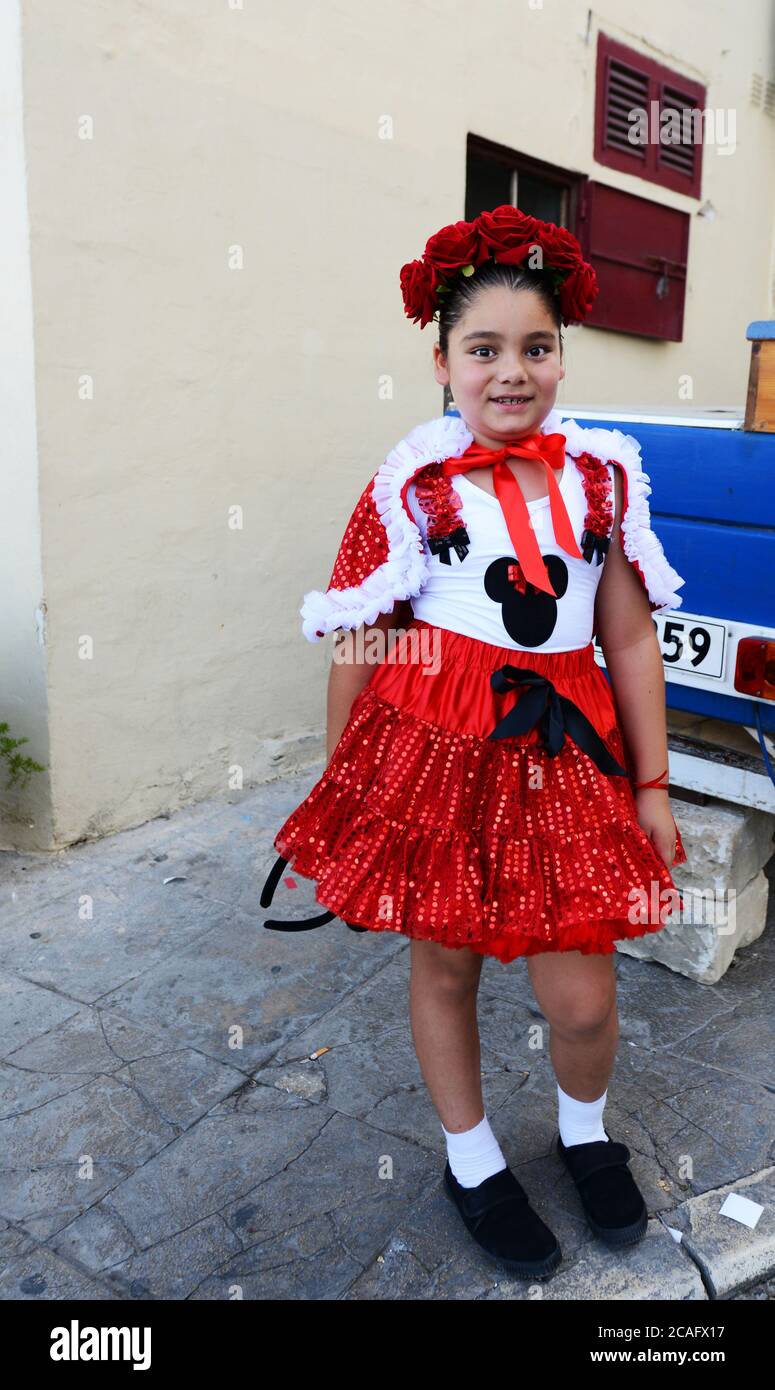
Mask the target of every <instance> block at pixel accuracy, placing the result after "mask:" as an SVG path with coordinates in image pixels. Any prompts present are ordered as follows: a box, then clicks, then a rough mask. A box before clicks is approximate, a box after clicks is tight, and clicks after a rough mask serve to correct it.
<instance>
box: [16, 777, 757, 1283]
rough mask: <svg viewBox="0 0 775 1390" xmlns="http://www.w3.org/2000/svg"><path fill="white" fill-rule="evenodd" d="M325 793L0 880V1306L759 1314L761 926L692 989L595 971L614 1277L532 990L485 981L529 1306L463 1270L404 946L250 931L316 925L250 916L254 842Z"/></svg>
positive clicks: (176, 821)
mask: <svg viewBox="0 0 775 1390" xmlns="http://www.w3.org/2000/svg"><path fill="white" fill-rule="evenodd" d="M322 766H323V765H322V763H318V764H316V765H315V767H313V768H312V769H309V770H307V771H306V772H304V773H299V774H297V775H295V776H293V777H288V778H284V779H282V780H279V781H276V782H273V783H269V784H266V785H263V786H261V787H259V788H258V789H254V790H252V791H250V792H247V793H245V794H241V795H240V796H239V797H232V798H231V799H230V800H228V801H225V800H219V801H210V802H207V803H200V805H198V806H196V807H193V808H191V809H188V810H186V811H183V812H181V813H179V814H177V815H175V816H173V817H169V818H162V819H159V820H156V821H153V822H151V823H148V824H146V825H143V826H140V827H138V828H137V829H135V830H130V831H126V832H124V833H122V834H119V835H115V836H111V837H109V838H106V839H104V840H102V841H99V842H96V843H94V844H87V845H83V846H80V847H78V848H76V849H73V850H69V851H64V852H62V853H59V854H56V855H53V856H46V855H15V854H4V855H1V856H0V895H1V897H2V903H3V913H2V930H1V931H0V982H1V984H2V1003H3V1008H2V1026H1V1027H0V1043H1V1046H2V1062H1V1063H0V1065H1V1066H2V1150H3V1166H2V1174H1V1175H0V1215H1V1216H2V1221H0V1229H1V1230H2V1240H3V1246H4V1260H3V1264H2V1278H1V1279H0V1296H2V1297H4V1298H7V1299H33V1298H38V1299H62V1298H98V1299H115V1298H120V1299H149V1298H150V1299H161V1300H164V1299H228V1298H233V1297H235V1296H239V1295H240V1293H241V1295H242V1296H243V1297H244V1298H248V1299H278V1298H289V1299H384V1298H389V1299H408V1298H411V1299H426V1298H427V1299H450V1298H451V1299H463V1298H478V1299H526V1298H528V1297H534V1296H536V1292H537V1291H538V1296H540V1297H542V1298H553V1299H585V1300H595V1299H604V1298H615V1299H633V1300H649V1299H676V1300H700V1301H702V1300H708V1299H709V1298H728V1297H730V1296H741V1291H742V1296H743V1297H751V1298H754V1297H767V1296H768V1291H769V1294H770V1295H771V1293H772V1287H773V1286H772V1283H771V1282H770V1283H769V1285H768V1283H767V1280H768V1279H769V1280H772V1276H773V1274H775V1167H774V1166H773V1165H774V1164H775V1151H774V1148H773V1135H774V1134H775V1067H774V1066H773V1061H774V1059H775V1037H774V1035H773V1022H772V1020H773V1008H772V1000H773V997H775V931H774V930H773V926H772V925H770V926H769V927H768V929H767V931H766V932H765V934H764V936H763V937H762V938H761V939H760V940H759V941H757V942H755V943H754V944H753V945H752V946H750V947H748V948H747V949H746V950H744V951H743V952H741V953H739V955H738V957H737V960H736V962H735V964H734V965H733V966H732V968H731V969H730V970H729V971H728V972H727V974H726V975H725V976H724V978H723V979H722V980H721V981H720V982H719V983H718V984H716V985H711V986H709V985H705V986H703V985H698V984H695V983H693V982H690V981H688V980H686V979H684V978H683V976H680V975H676V974H674V973H673V972H671V971H670V970H668V969H667V968H666V967H664V966H661V965H656V964H653V963H646V962H640V961H637V960H634V959H631V958H629V957H626V956H624V955H617V957H616V960H617V968H618V980H619V990H618V992H619V1016H620V1028H621V1043H620V1047H619V1053H618V1056H617V1062H616V1068H615V1071H614V1075H613V1077H612V1079H611V1083H610V1085H609V1100H608V1105H607V1107H606V1127H607V1128H608V1130H609V1132H610V1133H611V1134H612V1136H613V1137H614V1138H616V1139H620V1140H623V1141H624V1142H625V1143H627V1144H628V1145H629V1147H630V1149H631V1151H632V1155H633V1158H632V1161H631V1168H632V1170H633V1172H634V1174H635V1176H636V1178H637V1180H638V1183H639V1185H640V1187H641V1189H642V1191H643V1192H644V1195H645V1197H646V1201H647V1204H648V1207H649V1212H650V1216H651V1220H650V1222H649V1228H648V1233H647V1235H646V1237H645V1238H644V1240H642V1241H641V1242H640V1243H639V1244H638V1245H636V1246H635V1247H633V1248H631V1249H630V1250H629V1251H625V1252H623V1253H621V1254H615V1253H612V1252H611V1251H609V1250H608V1249H607V1247H605V1246H604V1245H602V1244H601V1243H600V1242H599V1241H596V1240H595V1239H594V1238H592V1237H591V1235H590V1234H589V1232H588V1230H587V1227H586V1224H585V1221H584V1218H583V1213H582V1210H581V1207H580V1205H579V1202H578V1199H577V1194H576V1191H575V1188H574V1187H573V1185H572V1182H571V1180H570V1177H569V1176H568V1175H567V1174H566V1173H565V1170H564V1169H563V1166H562V1162H561V1160H560V1159H559V1157H558V1156H557V1154H556V1153H555V1152H554V1149H553V1145H554V1140H555V1136H556V1132H557V1131H556V1100H555V1097H556V1090H555V1079H554V1074H553V1071H552V1068H551V1063H550V1060H549V1055H548V1028H545V1029H544V1039H543V1046H542V1047H540V1048H538V1049H536V1048H535V1045H534V1041H533V1045H532V1046H531V1039H533V1040H534V1038H535V1026H536V1025H540V1023H541V1021H542V1015H541V1013H540V1011H539V1010H538V1008H537V1007H536V1004H535V1002H534V999H533V996H532V992H531V989H530V985H529V979H528V975H527V970H526V966H525V962H524V961H517V962H514V964H513V965H510V966H502V965H500V964H499V963H498V962H496V961H486V962H485V964H484V968H483V971H482V983H481V989H480V1004H479V1014H480V1029H481V1035H482V1067H483V1074H484V1086H485V1102H486V1105H487V1111H488V1114H489V1116H490V1119H491V1122H492V1124H493V1128H494V1130H495V1132H496V1133H497V1135H498V1137H499V1140H500V1142H501V1145H502V1147H503V1149H504V1152H505V1154H506V1157H507V1159H508V1161H509V1163H510V1164H511V1165H512V1167H513V1168H514V1170H515V1172H516V1173H517V1175H518V1176H519V1178H520V1181H522V1182H523V1183H524V1186H525V1187H526V1189H527V1190H528V1192H529V1194H530V1196H531V1199H532V1201H533V1203H534V1205H535V1206H536V1207H537V1209H538V1210H539V1211H540V1212H541V1214H542V1216H543V1217H544V1219H545V1220H546V1221H547V1222H548V1224H549V1225H550V1226H551V1227H552V1229H553V1230H554V1231H555V1232H556V1234H557V1236H558V1239H559V1240H560V1243H561V1245H562V1249H563V1255H564V1260H563V1263H562V1265H561V1266H560V1269H559V1271H558V1273H557V1274H556V1275H555V1276H554V1278H553V1279H551V1280H550V1281H548V1282H547V1283H545V1284H543V1285H539V1286H532V1285H530V1284H529V1283H528V1282H527V1281H523V1280H518V1279H514V1278H512V1277H511V1276H510V1275H509V1274H508V1272H506V1271H502V1270H501V1269H500V1268H499V1267H498V1266H497V1265H495V1264H493V1263H491V1262H490V1261H489V1260H488V1259H487V1257H486V1256H484V1255H483V1254H482V1253H481V1252H480V1251H479V1249H478V1247H477V1246H476V1245H475V1243H474V1242H473V1241H472V1240H471V1238H470V1236H469V1235H468V1233H467V1232H466V1230H465V1228H464V1227H463V1225H462V1223H461V1222H460V1218H459V1216H458V1214H457V1212H456V1211H455V1209H454V1207H453V1206H452V1204H451V1202H450V1200H449V1198H448V1197H447V1196H446V1195H445V1193H444V1191H443V1188H442V1184H441V1172H442V1168H443V1164H444V1156H445V1150H444V1143H443V1135H442V1133H441V1128H440V1125H439V1123H438V1119H437V1117H436V1114H435V1111H434V1109H433V1106H432V1104H431V1101H430V1098H429V1096H428V1094H427V1092H426V1090H425V1087H424V1085H423V1081H422V1077H421V1074H420V1071H419V1067H418V1064H417V1059H416V1057H415V1053H414V1048H413V1044H412V1039H411V1032H410V1028H409V1019H408V998H407V984H408V970H409V954H408V942H407V941H406V939H405V938H403V937H396V936H392V935H390V934H388V933H384V934H379V935H375V934H373V933H364V934H357V933H354V932H351V931H349V930H348V928H347V927H346V926H345V925H344V924H343V923H341V922H336V921H335V922H333V923H330V924H329V925H328V926H324V927H321V928H319V929H318V930H315V931H311V932H302V933H280V932H271V931H267V930H265V929H264V927H263V921H264V919H265V918H266V917H267V916H276V917H281V918H288V917H290V916H296V917H297V918H304V917H306V916H309V915H311V913H312V912H314V911H315V910H317V911H321V910H322V909H321V908H320V907H318V908H317V909H315V907H314V885H312V884H311V883H309V882H308V881H307V880H304V879H301V878H299V877H298V876H294V875H293V873H292V871H290V872H289V873H287V874H286V881H281V883H280V885H279V887H278V889H277V891H276V893H275V899H274V903H273V905H272V907H271V909H269V910H268V911H265V910H263V909H261V908H259V906H258V896H259V892H260V889H261V886H262V884H263V882H264V879H265V877H266V875H267V873H268V871H269V869H270V868H271V866H272V864H273V863H274V860H275V852H274V849H273V848H272V838H273V835H274V833H275V831H276V829H277V828H278V826H279V825H280V824H281V823H282V821H283V820H284V819H285V817H286V816H287V815H288V814H289V812H290V811H291V810H292V809H293V808H294V807H295V806H296V805H297V804H298V803H299V801H301V799H302V798H303V796H304V795H305V794H306V792H307V791H308V790H309V789H310V787H311V786H312V785H313V783H314V781H315V780H316V778H317V777H319V775H320V773H321V771H322ZM772 869H773V861H771V864H770V872H772ZM288 879H290V884H289V883H288V881H287V880H288ZM165 880H170V881H169V882H165ZM294 884H295V885H296V886H293V885H294ZM772 900H773V901H775V894H773V895H772ZM318 1049H328V1050H327V1051H325V1052H323V1053H322V1055H321V1056H320V1057H319V1058H317V1059H316V1060H310V1056H311V1054H312V1053H313V1052H316V1051H317V1050H318ZM687 1156H688V1157H689V1158H690V1159H691V1163H692V1165H693V1176H691V1178H687V1177H685V1176H683V1172H684V1168H683V1167H682V1163H684V1164H685V1161H686V1157H687ZM728 1191H733V1192H737V1193H741V1194H743V1195H745V1196H749V1197H751V1198H753V1199H754V1200H756V1201H758V1202H759V1203H761V1205H762V1206H763V1207H764V1212H763V1213H762V1216H761V1218H760V1220H759V1223H758V1225H757V1227H756V1229H755V1230H753V1231H752V1230H749V1229H748V1228H747V1227H746V1226H743V1225H740V1224H738V1223H737V1222H734V1221H731V1220H729V1219H728V1218H726V1217H723V1216H719V1215H718V1212H719V1207H720V1206H721V1204H722V1201H723V1199H724V1196H725V1194H726V1193H727V1192H728ZM669 1227H673V1228H674V1229H676V1230H678V1231H680V1232H681V1233H682V1240H681V1242H680V1243H677V1242H676V1241H675V1240H674V1238H673V1237H672V1236H671V1234H670V1231H669V1229H668V1228H669Z"/></svg>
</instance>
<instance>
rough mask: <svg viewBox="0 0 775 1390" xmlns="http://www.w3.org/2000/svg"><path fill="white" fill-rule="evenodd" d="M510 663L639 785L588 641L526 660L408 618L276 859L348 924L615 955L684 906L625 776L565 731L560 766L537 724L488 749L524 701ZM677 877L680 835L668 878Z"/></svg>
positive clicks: (498, 946)
mask: <svg viewBox="0 0 775 1390" xmlns="http://www.w3.org/2000/svg"><path fill="white" fill-rule="evenodd" d="M507 664H508V665H510V666H512V667H527V668H529V669H530V670H532V671H534V672H536V673H538V675H540V676H543V677H546V678H548V679H549V680H550V681H551V682H552V685H553V686H554V689H555V691H556V692H557V694H558V695H560V696H566V697H567V698H568V699H569V700H571V701H572V702H573V703H574V704H575V705H576V706H577V707H578V708H579V709H580V710H581V711H582V713H583V714H584V715H585V716H586V718H587V719H588V720H589V721H590V723H591V724H592V725H593V727H594V730H595V731H596V732H597V734H599V736H600V738H601V739H602V741H603V743H604V745H605V747H606V748H607V749H608V750H609V752H610V753H611V754H613V756H614V758H615V759H616V760H617V762H618V763H620V764H621V765H622V766H624V767H626V768H627V771H628V773H629V772H630V768H629V764H628V763H627V761H626V755H625V749H624V746H623V740H622V736H621V731H620V729H619V726H618V724H617V719H616V712H615V707H614V703H613V697H612V692H611V689H610V686H609V684H608V681H607V680H606V678H605V676H604V675H603V672H602V670H601V668H600V667H599V666H598V665H597V663H596V661H595V658H594V648H593V646H592V643H590V644H589V646H588V647H584V648H582V649H581V650H578V651H573V652H560V653H538V652H535V653H534V652H527V651H526V652H522V651H515V650H514V649H512V648H510V647H497V646H492V645H490V644H488V643H486V642H480V641H477V640H475V639H474V638H470V637H466V636H463V635H462V634H460V633H456V632H450V631H448V630H447V629H445V628H438V627H434V626H432V625H431V624H430V623H426V622H423V621H422V620H421V619H414V620H413V621H412V622H411V623H410V624H409V626H408V627H407V628H406V629H405V630H404V635H403V636H402V637H400V638H399V639H398V641H397V642H396V645H395V647H394V649H393V652H392V653H391V654H390V656H389V657H388V658H387V659H386V660H385V661H383V662H381V663H380V664H379V665H377V666H375V668H374V673H373V675H372V676H371V678H370V680H369V682H368V684H367V685H366V686H364V688H363V690H361V692H360V693H359V695H358V696H357V697H356V699H355V700H354V702H353V704H352V707H351V712H350V718H349V720H348V723H347V725H346V727H345V729H344V732H343V733H342V736H341V738H340V740H339V742H338V744H337V746H336V748H335V750H334V753H333V755H332V757H331V760H330V762H329V764H328V767H327V768H326V770H325V772H324V773H323V776H322V777H321V778H320V780H319V781H318V782H317V783H316V784H315V786H314V787H313V788H312V791H311V792H310V793H309V795H308V796H307V797H306V799H305V800H304V801H303V802H302V803H301V805H300V806H298V807H297V809H296V810H295V811H293V812H292V814H291V815H290V816H289V817H288V819H287V820H286V821H285V823H284V825H283V826H282V827H281V829H280V830H279V831H278V833H277V835H276V836H275V840H274V847H275V849H276V850H277V852H278V853H279V854H280V855H283V856H284V857H285V858H286V859H287V860H288V861H289V862H290V865H291V867H292V869H293V870H294V871H295V872H296V873H298V874H301V875H302V876H303V877H305V878H310V879H313V880H315V882H316V891H315V899H316V901H317V902H318V903H320V904H321V905H322V906H323V907H325V908H327V909H328V910H329V911H331V912H334V913H335V914H336V916H337V917H339V918H341V919H342V920H343V921H345V922H347V923H348V924H349V925H352V926H360V927H366V928H368V929H369V930H371V931H393V932H400V933H403V934H404V935H406V936H410V937H417V938H421V939H423V940H428V941H436V942H440V943H441V944H443V945H445V946H449V947H457V948H459V947H463V946H467V947H469V948H470V949H471V950H473V951H476V952H478V953H481V954H482V955H488V956H495V957H496V958H497V959H498V960H500V961H503V962H504V963H505V962H508V961H511V960H514V959H515V958H516V957H517V956H527V955H533V954H535V953H537V952H542V951H575V950H577V951H581V952H583V953H584V954H585V955H586V954H591V953H610V952H612V951H613V950H614V949H615V945H614V943H615V942H616V941H618V940H622V939H624V938H632V937H637V936H643V935H645V934H646V933H647V932H652V931H659V930H661V929H662V928H663V927H664V926H665V925H666V924H667V922H668V921H669V920H670V916H671V914H673V913H674V912H675V911H676V909H677V908H679V907H680V893H679V890H678V889H677V888H676V886H675V884H674V883H673V879H672V876H671V874H670V871H669V869H668V868H667V866H666V865H665V863H664V861H663V860H662V858H661V856H660V855H659V853H658V851H657V850H656V849H655V847H654V845H653V844H652V842H651V840H650V838H649V836H648V835H647V834H646V832H645V831H644V830H643V829H642V827H641V826H640V825H639V823H638V819H637V813H636V807H635V801H634V798H633V793H632V789H631V783H630V777H629V776H622V775H621V774H618V775H608V774H606V773H604V772H602V771H600V769H599V767H598V766H597V764H596V762H595V761H593V758H592V757H591V756H590V755H588V754H587V753H586V752H584V751H583V750H582V749H581V748H580V747H579V746H578V744H577V743H576V742H575V741H574V740H573V739H572V738H571V737H570V736H569V734H568V733H567V731H566V733H565V738H564V742H563V744H562V747H561V748H560V751H559V752H558V753H556V754H555V755H553V756H552V755H551V754H550V753H549V752H548V751H547V749H546V747H545V746H544V740H543V737H542V735H541V732H540V729H539V726H538V725H536V726H534V727H533V728H531V729H530V730H529V731H528V732H527V733H524V734H519V735H516V736H514V737H505V738H496V739H490V738H488V734H489V733H491V732H492V730H493V729H494V728H495V727H496V726H497V725H498V724H499V723H500V722H501V721H502V720H503V718H504V716H505V715H506V714H507V713H508V711H509V710H511V709H512V708H513V707H514V706H515V705H516V704H518V702H519V700H521V699H523V698H524V697H525V694H526V687H525V686H520V687H518V688H511V689H509V690H507V691H505V692H504V693H497V692H496V691H495V690H494V689H493V687H492V685H491V683H490V676H491V675H492V673H493V672H494V671H496V670H497V669H499V668H500V667H502V666H504V665H507ZM685 862H686V852H685V850H684V847H683V844H682V842H681V835H680V831H679V830H678V827H677V826H676V855H675V859H674V860H673V863H674V864H682V863H685Z"/></svg>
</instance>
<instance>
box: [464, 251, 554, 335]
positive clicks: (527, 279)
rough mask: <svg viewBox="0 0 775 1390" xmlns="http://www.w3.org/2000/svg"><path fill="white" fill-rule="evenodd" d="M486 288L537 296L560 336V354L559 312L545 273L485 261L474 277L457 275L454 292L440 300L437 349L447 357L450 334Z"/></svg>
mask: <svg viewBox="0 0 775 1390" xmlns="http://www.w3.org/2000/svg"><path fill="white" fill-rule="evenodd" d="M488 285H505V286H506V288H507V289H509V290H533V292H534V293H535V294H539V295H540V296H541V299H542V300H543V302H544V305H545V306H546V310H547V313H549V314H550V316H551V317H552V319H553V320H554V324H555V327H556V328H557V330H558V332H559V335H560V353H562V311H561V309H560V301H559V299H558V298H557V296H556V294H555V293H554V282H553V279H552V277H551V275H550V274H549V272H547V271H546V270H530V269H529V268H525V267H524V266H521V265H506V264H504V262H503V261H484V262H483V264H482V265H480V266H477V268H476V270H475V271H474V273H473V275H459V276H458V277H457V279H456V280H455V283H454V288H453V289H452V290H451V292H450V293H449V294H445V295H444V296H443V297H442V303H441V307H440V309H439V347H440V349H441V351H442V352H443V353H444V356H445V357H446V355H447V351H448V349H449V332H450V329H451V328H454V326H455V324H456V323H458V322H459V320H460V319H461V318H462V317H463V315H464V313H465V312H466V310H467V309H468V308H469V307H470V306H471V304H473V302H474V300H475V299H477V297H478V294H479V291H480V290H482V289H484V288H485V287H486V286H488Z"/></svg>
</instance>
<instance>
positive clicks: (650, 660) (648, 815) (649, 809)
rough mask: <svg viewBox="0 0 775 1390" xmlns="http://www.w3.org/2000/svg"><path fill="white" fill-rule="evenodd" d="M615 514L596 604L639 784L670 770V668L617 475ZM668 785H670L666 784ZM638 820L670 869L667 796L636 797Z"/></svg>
mask: <svg viewBox="0 0 775 1390" xmlns="http://www.w3.org/2000/svg"><path fill="white" fill-rule="evenodd" d="M614 483H615V490H616V509H615V515H614V527H613V532H612V535H611V544H610V547H609V550H608V554H607V556H606V561H605V568H604V570H603V574H602V577H601V579H600V583H599V585H598V588H597V597H596V600H595V632H596V634H597V637H598V640H599V642H600V645H601V647H602V649H603V657H604V659H605V664H606V667H607V669H608V674H609V676H610V677H611V687H612V690H613V695H614V701H615V705H616V713H617V718H618V720H619V723H620V725H621V729H622V734H623V736H624V741H625V745H626V748H627V753H628V755H629V757H630V760H631V763H632V768H633V771H634V774H635V781H636V782H648V781H651V779H652V778H654V777H658V776H659V774H660V773H661V772H664V770H665V768H667V767H668V754H667V719H666V713H665V668H664V665H663V662H662V653H661V651H660V646H659V638H658V636H657V629H656V624H655V622H654V619H653V618H652V616H651V610H650V608H649V601H648V598H647V595H646V591H645V589H644V588H643V585H642V584H641V581H640V579H639V578H638V576H637V574H636V573H635V571H634V569H633V567H632V565H631V564H630V562H629V560H628V559H627V557H626V556H625V554H624V552H623V550H622V548H621V542H620V540H619V526H620V521H621V514H622V482H621V477H620V475H619V470H618V469H616V470H615V475H614ZM663 780H665V781H666V780H667V779H666V778H665V779H663ZM635 800H636V803H637V806H638V820H639V821H640V824H641V825H642V826H643V828H644V829H646V830H647V832H648V833H649V834H650V835H651V838H652V840H653V841H654V843H655V845H656V847H657V849H658V850H659V852H660V854H661V855H662V857H663V859H664V860H665V862H666V863H668V864H669V863H671V862H672V859H673V856H674V854H675V826H674V822H673V818H672V815H671V812H670V803H669V798H668V796H667V793H666V792H664V791H660V790H658V789H656V788H646V789H644V790H642V791H639V792H636V793H635Z"/></svg>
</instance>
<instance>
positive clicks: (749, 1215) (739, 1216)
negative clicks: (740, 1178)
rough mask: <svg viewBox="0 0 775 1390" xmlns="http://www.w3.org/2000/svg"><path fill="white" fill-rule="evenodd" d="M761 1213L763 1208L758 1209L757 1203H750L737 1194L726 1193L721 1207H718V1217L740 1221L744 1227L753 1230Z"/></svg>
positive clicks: (746, 1198)
mask: <svg viewBox="0 0 775 1390" xmlns="http://www.w3.org/2000/svg"><path fill="white" fill-rule="evenodd" d="M763 1211H764V1207H760V1206H759V1203H758V1202H752V1201H751V1199H750V1198H749V1197H741V1196H739V1194H738V1193H737V1192H728V1193H727V1195H726V1197H725V1198H724V1203H723V1206H721V1207H719V1216H728V1217H729V1218H730V1219H731V1220H732V1221H741V1222H742V1224H743V1225H744V1226H750V1228H751V1230H753V1228H754V1226H755V1225H756V1223H757V1221H758V1220H759V1217H760V1216H761V1214H762V1212H763Z"/></svg>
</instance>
